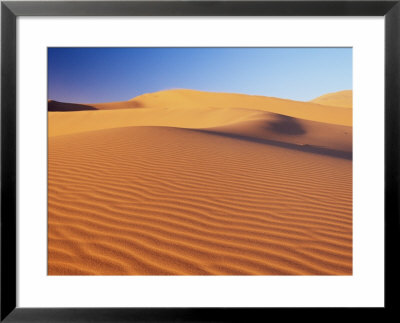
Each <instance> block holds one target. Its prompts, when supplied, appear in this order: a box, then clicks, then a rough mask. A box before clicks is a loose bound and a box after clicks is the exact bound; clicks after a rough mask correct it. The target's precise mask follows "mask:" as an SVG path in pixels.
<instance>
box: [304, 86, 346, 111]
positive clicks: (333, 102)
mask: <svg viewBox="0 0 400 323" xmlns="http://www.w3.org/2000/svg"><path fill="white" fill-rule="evenodd" d="M310 102H313V103H318V104H323V105H330V106H335V107H342V108H352V107H353V91H352V90H346V91H340V92H335V93H328V94H325V95H322V96H320V97H318V98H316V99H314V100H311V101H310Z"/></svg>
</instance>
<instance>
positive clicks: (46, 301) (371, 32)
mask: <svg viewBox="0 0 400 323" xmlns="http://www.w3.org/2000/svg"><path fill="white" fill-rule="evenodd" d="M52 46H74V47H79V46H82V47H88V46H103V47H105V46H106V47H114V46H123V47H128V46H167V47H168V46H217V47H218V46H234V47H237V46H264V47H279V46H280V47H291V46H296V47H314V46H317V47H324V46H327V47H338V46H340V47H343V46H349V47H353V83H354V84H353V85H354V86H353V90H354V108H353V114H354V125H353V126H354V129H353V133H354V134H353V142H354V146H353V153H354V155H353V183H354V185H353V215H354V221H353V228H354V232H353V233H354V235H353V239H354V244H353V247H354V249H353V263H354V265H353V276H172V277H169V276H60V277H55V276H47V275H46V271H47V168H46V167H47V166H46V165H47V146H46V143H47V47H52ZM305 77H306V76H305ZM327 77H329V76H328V75H327ZM17 79H18V120H17V122H18V124H17V126H18V132H17V137H18V138H17V140H18V141H17V144H18V189H19V190H18V218H17V223H18V241H17V242H18V306H20V307H88V306H89V307H92V306H98V307H106V306H107V307H128V306H129V307H147V306H151V307H153V306H161V307H164V306H166V307H169V306H179V307H189V306H190V307H196V306H208V307H210V306H211V307H213V306H218V307H220V306H223V307H230V306H242V307H247V306H250V307H259V306H261V307H272V306H273V307H276V306H278V307H279V306H289V307H292V306H345V307H346V306H352V307H353V306H383V302H384V299H383V292H384V289H383V283H384V279H383V278H384V265H383V261H384V258H383V251H384V159H383V157H384V20H383V18H381V17H379V18H375V17H374V18H370V17H361V18H342V17H339V18H333V17H327V18H326V17H324V18H318V17H316V18H306V17H298V18H282V17H280V18H278V17H251V18H247V17H243V18H238V17H226V18H209V17H205V18H200V17H194V18H192V17H190V18H186V17H178V18H176V17H156V18H149V17H140V18H138V17H129V18H100V17H96V18H86V17H84V18H76V17H74V18H72V17H70V18H68V17H63V18H61V17H57V18H54V17H51V18H44V17H19V18H18V75H17Z"/></svg>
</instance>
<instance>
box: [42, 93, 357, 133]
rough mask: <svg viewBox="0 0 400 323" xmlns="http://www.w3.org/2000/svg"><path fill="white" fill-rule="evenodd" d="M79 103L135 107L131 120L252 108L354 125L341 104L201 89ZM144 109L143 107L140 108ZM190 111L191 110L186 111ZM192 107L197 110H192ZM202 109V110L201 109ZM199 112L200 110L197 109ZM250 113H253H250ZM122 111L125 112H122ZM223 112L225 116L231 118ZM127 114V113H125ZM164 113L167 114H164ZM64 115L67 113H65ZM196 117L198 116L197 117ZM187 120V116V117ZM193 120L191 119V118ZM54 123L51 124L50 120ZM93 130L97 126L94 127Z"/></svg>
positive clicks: (102, 107) (92, 106)
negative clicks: (137, 117) (170, 114)
mask: <svg viewBox="0 0 400 323" xmlns="http://www.w3.org/2000/svg"><path fill="white" fill-rule="evenodd" d="M54 102H57V101H51V100H50V101H49V111H67V110H68V109H67V106H68V104H69V103H63V102H57V104H58V105H62V106H63V110H55V107H53V106H52V104H54ZM76 106H81V107H89V108H87V109H84V108H81V110H118V109H120V110H121V109H134V110H135V111H131V112H130V113H131V114H130V113H128V112H126V115H127V114H129V116H130V117H132V119H134V118H135V117H136V113H138V115H139V117H141V116H142V115H143V114H147V113H148V114H151V116H153V117H154V116H156V117H157V116H159V113H157V112H153V111H143V110H146V109H145V108H147V109H151V108H162V109H164V110H165V109H168V112H172V113H174V111H182V110H184V111H185V113H195V114H197V115H198V114H199V113H202V112H203V111H210V110H211V111H222V112H226V109H229V111H231V110H232V109H239V110H251V111H260V112H261V111H263V112H273V113H278V114H283V115H286V116H290V117H294V118H300V119H305V120H311V121H318V122H325V123H332V124H338V125H345V126H351V125H352V111H349V110H348V109H345V108H341V107H332V106H323V107H322V106H321V105H320V104H316V103H312V102H300V101H292V100H285V99H278V98H271V97H265V96H256V95H245V94H232V93H216V92H215V93H214V92H202V91H194V90H169V91H160V92H155V93H148V94H144V95H140V96H138V97H136V98H133V99H132V100H129V101H122V102H109V103H84V104H76V103H71V110H70V111H77V107H76ZM138 108H142V109H138ZM187 110H189V111H187ZM191 110H194V112H193V111H191ZM198 110H200V112H199V111H198ZM196 111H197V112H196ZM250 113H251V112H250ZM112 114H113V113H112V112H111V111H108V113H105V112H104V114H102V116H104V118H106V119H107V118H109V117H110V115H112ZM121 114H123V113H122V112H121ZM223 114H224V117H228V118H229V114H230V113H229V114H228V116H226V115H225V113H223ZM126 115H125V114H124V116H126ZM162 115H165V114H164V113H163V114H162ZM63 117H64V116H63ZM63 117H62V118H63ZM196 117H197V116H196ZM185 120H186V119H185ZM188 121H189V122H190V119H189V120H188ZM50 124H52V123H50ZM92 130H94V129H92Z"/></svg>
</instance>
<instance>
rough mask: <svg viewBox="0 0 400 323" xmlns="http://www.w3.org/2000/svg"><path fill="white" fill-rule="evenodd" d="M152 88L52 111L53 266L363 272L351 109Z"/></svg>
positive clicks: (121, 270)
mask: <svg viewBox="0 0 400 323" xmlns="http://www.w3.org/2000/svg"><path fill="white" fill-rule="evenodd" d="M185 93H186V91H184V95H186V94H185ZM197 94H198V93H197V92H196V95H197ZM171 95H172V97H175V98H176V93H172V94H171ZM162 96H163V97H165V96H164V94H163V95H162ZM147 97H148V98H149V102H145V101H146V100H145V98H143V97H142V98H140V100H139V101H140V105H141V107H140V108H138V109H115V110H107V111H101V110H96V111H95V110H93V111H77V112H71V111H70V112H49V138H48V274H49V275H351V274H352V161H351V159H352V157H351V156H352V127H351V122H349V120H348V119H346V118H348V116H349V114H344V115H342V116H340V118H342V121H341V122H342V123H344V124H337V123H335V122H337V120H338V117H337V116H332V119H333V121H332V120H330V117H331V115H330V114H329V113H328V114H327V115H325V114H323V113H322V114H321V117H320V119H321V118H322V117H323V118H322V119H323V120H324V122H321V121H318V120H310V119H315V118H314V117H312V115H311V114H310V116H309V119H307V118H304V119H303V118H300V117H293V116H291V115H286V114H285V113H286V112H288V111H289V112H290V111H294V110H295V109H294V108H293V106H284V105H282V106H281V112H282V113H276V112H271V111H264V110H262V108H260V109H261V110H259V109H258V108H257V106H256V107H255V108H254V109H250V108H237V107H223V106H222V105H223V103H219V102H216V104H215V106H212V107H210V106H208V105H207V102H208V101H207V100H208V99H209V98H206V99H205V100H204V101H203V102H202V103H203V104H204V106H203V107H201V106H194V105H195V104H194V103H193V105H189V103H188V102H189V101H185V102H184V103H182V102H181V99H176V100H177V104H176V106H175V107H174V106H172V103H168V102H167V101H168V100H172V99H171V98H168V100H166V101H165V102H161V101H160V98H159V97H158V98H157V97H156V98H154V97H153V96H151V95H150V96H147ZM162 99H163V100H164V98H162ZM153 100H154V102H153ZM182 100H184V99H182ZM243 100H244V99H243ZM233 101H234V100H233ZM135 102H136V101H135ZM171 102H172V101H171ZM285 102H286V101H285ZM170 104H171V105H170ZM179 104H182V106H179ZM196 104H199V102H197V103H196ZM304 104H305V105H307V104H308V103H304ZM218 105H220V106H219V107H216V106H218ZM250 106H251V104H248V107H250ZM312 106H313V105H312ZM318 106H319V107H320V109H325V108H326V107H325V106H320V105H318ZM143 107H147V108H143ZM332 109H333V110H334V109H335V108H332ZM347 110H348V109H343V108H338V109H336V110H335V111H337V112H338V113H339V112H340V111H347ZM299 113H300V114H302V113H304V111H301V112H299ZM316 119H318V117H317V118H316ZM331 121H332V122H331ZM350 121H351V119H350ZM348 123H350V126H349V125H348Z"/></svg>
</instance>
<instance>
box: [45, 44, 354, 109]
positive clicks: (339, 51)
mask: <svg viewBox="0 0 400 323" xmlns="http://www.w3.org/2000/svg"><path fill="white" fill-rule="evenodd" d="M352 87H353V86H352V49H351V48H49V49H48V98H49V99H52V100H57V101H64V102H77V103H97V102H110V101H124V100H129V99H131V98H133V97H135V96H138V95H140V94H143V93H149V92H156V91H160V90H167V89H176V88H185V89H194V90H202V91H214V92H232V93H244V94H254V95H265V96H273V97H280V98H285V99H292V100H300V101H308V100H311V99H313V98H315V97H318V96H320V95H322V94H325V93H329V92H336V91H341V90H349V89H352Z"/></svg>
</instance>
